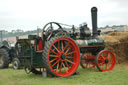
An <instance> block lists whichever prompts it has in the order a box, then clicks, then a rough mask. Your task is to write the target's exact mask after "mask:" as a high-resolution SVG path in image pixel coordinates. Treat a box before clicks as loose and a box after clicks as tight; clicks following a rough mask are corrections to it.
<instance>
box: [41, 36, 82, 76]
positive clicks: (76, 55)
mask: <svg viewBox="0 0 128 85" xmlns="http://www.w3.org/2000/svg"><path fill="white" fill-rule="evenodd" d="M45 45H46V46H45V48H44V51H43V62H44V65H45V68H46V69H47V71H48V72H49V73H50V74H52V75H54V76H60V77H67V76H70V75H72V74H73V73H74V72H75V71H76V70H77V67H78V65H79V62H80V52H79V48H78V46H77V45H76V43H75V42H74V41H73V40H72V39H70V38H68V37H59V38H53V39H51V40H50V41H48V43H47V44H45Z"/></svg>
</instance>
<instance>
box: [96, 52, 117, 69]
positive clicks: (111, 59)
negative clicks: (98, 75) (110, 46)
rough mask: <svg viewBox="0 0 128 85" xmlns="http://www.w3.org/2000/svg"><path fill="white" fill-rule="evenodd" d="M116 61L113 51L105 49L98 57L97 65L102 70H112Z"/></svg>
mask: <svg viewBox="0 0 128 85" xmlns="http://www.w3.org/2000/svg"><path fill="white" fill-rule="evenodd" d="M115 63H116V60H115V56H114V54H113V53H112V52H111V51H107V50H103V51H101V52H100V53H99V54H98V55H97V57H96V66H97V68H98V69H99V70H100V71H110V70H112V69H113V68H114V66H115Z"/></svg>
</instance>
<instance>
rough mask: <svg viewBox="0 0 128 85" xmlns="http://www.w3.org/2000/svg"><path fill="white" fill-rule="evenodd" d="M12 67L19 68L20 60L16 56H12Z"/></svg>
mask: <svg viewBox="0 0 128 85" xmlns="http://www.w3.org/2000/svg"><path fill="white" fill-rule="evenodd" d="M12 67H13V69H15V70H17V69H20V68H21V62H20V60H19V59H18V58H14V59H13V61H12Z"/></svg>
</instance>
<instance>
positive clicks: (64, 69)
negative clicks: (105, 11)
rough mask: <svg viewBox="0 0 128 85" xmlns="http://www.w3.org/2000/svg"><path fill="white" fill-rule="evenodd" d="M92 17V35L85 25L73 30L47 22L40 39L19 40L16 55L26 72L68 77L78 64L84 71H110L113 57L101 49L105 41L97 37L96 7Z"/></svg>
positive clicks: (73, 27)
mask: <svg viewBox="0 0 128 85" xmlns="http://www.w3.org/2000/svg"><path fill="white" fill-rule="evenodd" d="M91 14H92V26H93V28H92V33H91V31H90V29H89V28H88V26H87V24H86V23H83V24H81V25H80V26H79V27H75V26H74V25H66V24H62V23H57V22H49V23H47V24H46V25H45V26H44V28H43V30H42V33H41V34H42V35H41V37H40V36H37V35H29V36H28V39H18V40H17V43H16V45H15V47H16V51H17V52H16V53H17V56H19V57H20V60H21V61H23V64H24V68H25V71H26V73H30V72H32V73H35V74H41V73H42V71H44V69H46V71H47V72H48V73H49V74H51V75H53V76H59V77H67V76H70V75H72V74H74V73H75V72H76V70H77V68H78V66H79V64H80V65H81V66H82V67H83V68H84V69H86V68H94V67H97V68H98V69H99V70H100V71H109V70H112V69H113V68H114V66H115V56H114V54H113V53H112V52H110V51H107V50H104V48H105V44H104V40H102V39H101V38H99V37H98V35H99V34H100V31H98V30H97V8H96V7H93V8H92V9H91Z"/></svg>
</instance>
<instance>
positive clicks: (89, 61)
mask: <svg viewBox="0 0 128 85" xmlns="http://www.w3.org/2000/svg"><path fill="white" fill-rule="evenodd" d="M95 59H96V57H95V56H92V55H91V53H85V54H83V55H82V56H81V61H80V65H81V67H82V68H84V69H87V68H95V66H96V64H95Z"/></svg>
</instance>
